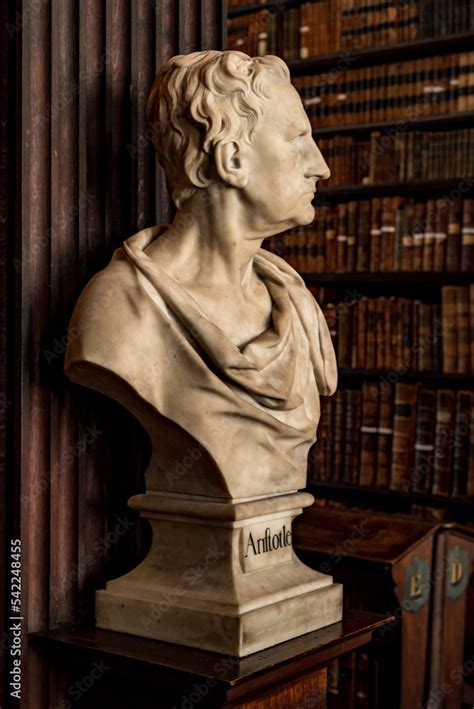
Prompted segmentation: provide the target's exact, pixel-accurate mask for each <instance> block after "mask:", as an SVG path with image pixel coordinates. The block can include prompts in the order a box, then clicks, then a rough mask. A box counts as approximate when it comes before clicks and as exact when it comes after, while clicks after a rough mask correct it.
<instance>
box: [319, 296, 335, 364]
mask: <svg viewBox="0 0 474 709" xmlns="http://www.w3.org/2000/svg"><path fill="white" fill-rule="evenodd" d="M322 310H323V312H324V316H325V318H326V322H327V324H328V328H329V334H330V335H331V340H332V344H333V347H334V351H335V352H337V347H338V345H337V325H338V321H337V306H336V304H335V303H325V304H324V306H322Z"/></svg>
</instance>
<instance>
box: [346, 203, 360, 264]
mask: <svg viewBox="0 0 474 709" xmlns="http://www.w3.org/2000/svg"><path fill="white" fill-rule="evenodd" d="M357 218H358V203H357V201H356V200H353V201H352V202H349V204H348V205H347V261H346V269H345V270H346V271H347V272H348V273H353V272H354V271H355V264H356V256H357Z"/></svg>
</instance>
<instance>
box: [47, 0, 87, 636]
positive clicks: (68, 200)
mask: <svg viewBox="0 0 474 709" xmlns="http://www.w3.org/2000/svg"><path fill="white" fill-rule="evenodd" d="M78 20H79V18H78V13H77V3H76V2H75V0H60V1H59V2H55V3H53V5H52V33H51V35H52V42H51V46H52V66H53V72H52V86H51V137H52V142H51V323H52V326H53V328H52V329H53V333H54V341H59V342H61V341H63V339H64V335H65V333H66V332H67V326H68V321H69V316H70V304H71V303H72V302H73V301H74V299H75V298H76V297H77V295H78V265H79V264H78V261H79V259H78V249H77V243H78V214H79V203H80V201H81V199H82V198H81V195H80V193H79V185H78V128H79V116H78V96H77V88H78V71H79V67H78V39H79V37H78V34H77V26H78ZM47 364H48V367H49V369H50V372H49V374H50V376H51V387H52V391H51V454H50V459H51V464H50V473H49V475H50V483H51V510H52V512H54V514H52V515H51V537H50V547H51V569H50V588H51V593H50V623H51V624H52V625H56V624H57V623H59V622H66V621H73V620H75V609H76V605H77V573H75V569H76V568H77V514H78V507H77V455H76V453H77V446H78V435H77V434H78V427H77V405H76V400H75V398H74V396H71V387H70V385H69V384H68V383H66V382H65V380H64V376H63V373H62V364H63V360H62V357H57V358H54V359H51V358H48V361H47ZM45 473H46V471H45Z"/></svg>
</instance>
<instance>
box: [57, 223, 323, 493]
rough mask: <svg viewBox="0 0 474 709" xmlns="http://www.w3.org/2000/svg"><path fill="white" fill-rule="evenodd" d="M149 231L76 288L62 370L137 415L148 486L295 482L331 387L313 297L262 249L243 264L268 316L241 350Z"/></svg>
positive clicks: (259, 489) (261, 486)
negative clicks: (166, 266)
mask: <svg viewBox="0 0 474 709" xmlns="http://www.w3.org/2000/svg"><path fill="white" fill-rule="evenodd" d="M165 229H166V226H163V227H161V231H160V233H162V232H163V231H164V230H165ZM154 238H159V235H158V236H157V235H156V232H153V231H152V230H150V229H145V230H143V231H141V232H139V233H138V234H136V235H135V236H133V237H131V238H129V239H127V240H126V241H125V242H124V244H123V246H122V247H121V248H119V249H117V250H116V251H115V253H114V255H113V257H112V260H111V262H110V263H109V264H108V266H107V267H106V268H105V269H104V270H103V271H101V272H100V273H98V274H97V275H96V276H94V278H93V279H92V280H91V281H90V282H89V284H88V285H87V286H86V288H85V289H84V291H83V292H82V294H81V296H80V298H79V300H78V303H77V305H76V308H75V310H74V313H73V317H72V320H71V324H70V330H69V345H68V349H67V352H66V361H65V371H66V373H67V375H68V376H69V377H70V378H71V379H72V380H73V381H75V382H78V383H81V384H84V385H86V386H89V387H91V388H93V389H96V390H98V391H100V392H102V393H104V394H107V395H108V396H111V397H113V398H114V399H116V400H117V401H119V402H120V403H121V404H123V405H124V406H125V407H126V408H128V409H129V410H130V411H132V412H133V413H134V414H135V416H136V417H137V418H138V419H139V421H140V422H141V423H142V424H143V426H144V427H145V429H146V430H147V432H148V434H149V436H150V439H151V443H152V456H151V461H150V464H149V466H148V470H147V472H146V484H147V489H148V491H160V492H168V493H188V494H194V495H200V496H203V497H210V498H220V499H222V498H225V499H246V498H251V497H257V496H266V495H272V494H281V493H285V492H289V491H292V490H296V489H298V488H301V487H304V486H305V482H306V465H307V456H308V450H309V448H310V446H311V445H312V443H313V442H314V441H315V440H316V428H317V424H318V421H319V417H320V401H319V396H320V395H325V396H327V395H330V394H332V393H333V392H334V391H335V389H336V385H337V366H336V358H335V354H334V349H333V345H332V342H331V337H330V333H329V330H328V326H327V323H326V320H325V318H324V315H323V313H322V311H321V308H320V306H319V305H318V304H317V302H316V301H315V299H314V298H313V296H312V295H311V293H310V292H309V291H308V290H307V288H306V286H305V284H304V282H303V280H302V279H301V277H300V276H299V275H298V274H297V273H296V271H295V270H294V269H293V268H291V267H290V266H289V265H288V264H287V263H286V262H285V261H284V260H283V259H281V258H279V257H278V256H276V255H274V254H272V253H270V252H268V251H265V250H262V249H260V250H259V251H258V252H257V254H256V255H255V257H254V260H253V268H254V270H255V272H256V274H257V275H258V276H259V278H260V279H261V280H262V282H263V283H264V284H265V286H266V288H267V289H268V292H269V295H270V298H271V301H272V314H271V323H270V326H269V328H268V329H267V330H266V331H265V332H263V333H261V334H260V335H258V336H257V337H255V338H254V339H253V340H252V341H251V342H248V343H247V344H245V346H243V347H241V348H240V347H238V346H236V345H235V344H234V343H233V342H232V340H231V339H230V338H229V336H228V335H227V334H226V333H225V332H224V331H223V330H222V329H221V328H219V327H218V326H217V325H215V324H214V323H212V322H211V321H210V320H209V318H208V317H207V316H206V314H205V312H204V311H203V310H202V309H201V308H200V306H199V304H198V302H197V301H196V300H195V299H194V298H193V297H192V296H191V295H190V293H188V292H187V291H186V289H185V288H184V287H183V286H182V285H181V284H180V283H179V282H178V281H177V280H175V279H174V278H172V277H171V276H169V275H168V274H167V273H165V271H164V270H162V269H160V268H159V266H158V265H157V263H155V261H152V260H151V259H150V257H149V256H148V255H147V253H146V248H147V247H148V246H149V245H150V243H151V242H152V240H153V239H154ZM242 317H245V314H244V313H243V314H242Z"/></svg>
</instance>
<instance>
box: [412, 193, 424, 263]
mask: <svg viewBox="0 0 474 709" xmlns="http://www.w3.org/2000/svg"><path fill="white" fill-rule="evenodd" d="M425 228H426V204H425V203H424V202H417V203H416V204H415V209H414V216H413V226H412V234H413V270H414V271H421V269H422V266H423V249H424V242H425Z"/></svg>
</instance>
